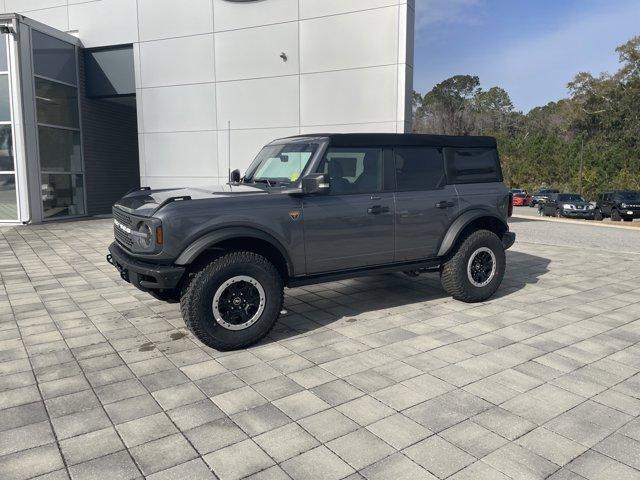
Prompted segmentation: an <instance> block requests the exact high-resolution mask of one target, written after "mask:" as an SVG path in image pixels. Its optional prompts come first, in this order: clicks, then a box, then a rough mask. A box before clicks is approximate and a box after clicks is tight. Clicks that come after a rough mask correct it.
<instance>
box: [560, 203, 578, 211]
mask: <svg viewBox="0 0 640 480" xmlns="http://www.w3.org/2000/svg"><path fill="white" fill-rule="evenodd" d="M562 208H564V209H565V210H575V209H576V207H575V205H571V204H570V203H565V204H564V205H562Z"/></svg>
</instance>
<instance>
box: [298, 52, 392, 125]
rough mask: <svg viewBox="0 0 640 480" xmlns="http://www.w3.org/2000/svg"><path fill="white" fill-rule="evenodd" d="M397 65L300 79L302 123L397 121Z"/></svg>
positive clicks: (343, 71) (307, 76) (318, 74)
mask: <svg viewBox="0 0 640 480" xmlns="http://www.w3.org/2000/svg"><path fill="white" fill-rule="evenodd" d="M397 78H398V69H397V66H396V65H391V66H383V67H373V68H365V69H356V70H342V71H337V72H326V73H314V74H307V75H302V76H301V81H300V93H301V95H300V105H301V108H300V111H301V124H302V125H303V126H305V127H309V126H314V125H334V124H340V125H343V124H347V123H379V122H395V120H396V108H397V88H398V85H397V83H396V82H397Z"/></svg>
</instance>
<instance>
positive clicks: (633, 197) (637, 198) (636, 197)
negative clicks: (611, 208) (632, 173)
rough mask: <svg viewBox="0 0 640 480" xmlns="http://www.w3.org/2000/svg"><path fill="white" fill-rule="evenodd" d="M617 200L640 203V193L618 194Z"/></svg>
mask: <svg viewBox="0 0 640 480" xmlns="http://www.w3.org/2000/svg"><path fill="white" fill-rule="evenodd" d="M616 200H618V201H620V202H640V192H618V193H616Z"/></svg>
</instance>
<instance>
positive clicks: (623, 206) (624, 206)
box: [620, 203, 629, 208]
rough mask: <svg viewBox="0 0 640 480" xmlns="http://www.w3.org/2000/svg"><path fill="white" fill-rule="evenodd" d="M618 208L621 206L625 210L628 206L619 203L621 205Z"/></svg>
mask: <svg viewBox="0 0 640 480" xmlns="http://www.w3.org/2000/svg"><path fill="white" fill-rule="evenodd" d="M620 206H621V207H622V208H627V207H628V206H629V205H627V204H626V203H621V204H620Z"/></svg>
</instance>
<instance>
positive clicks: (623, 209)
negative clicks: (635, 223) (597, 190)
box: [596, 190, 640, 222]
mask: <svg viewBox="0 0 640 480" xmlns="http://www.w3.org/2000/svg"><path fill="white" fill-rule="evenodd" d="M607 217H610V218H611V220H612V221H614V222H619V221H620V220H624V221H625V222H631V221H632V220H633V219H634V218H640V192H632V191H626V190H616V191H613V192H604V193H601V194H600V195H598V202H597V204H596V220H602V219H603V218H607Z"/></svg>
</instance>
